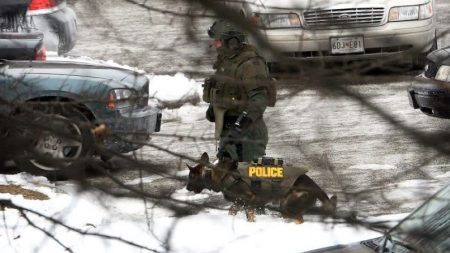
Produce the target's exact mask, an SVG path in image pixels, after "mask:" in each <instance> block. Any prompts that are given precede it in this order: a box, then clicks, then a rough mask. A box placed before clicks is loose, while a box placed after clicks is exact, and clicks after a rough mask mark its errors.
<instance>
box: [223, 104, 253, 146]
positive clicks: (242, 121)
mask: <svg viewBox="0 0 450 253" xmlns="http://www.w3.org/2000/svg"><path fill="white" fill-rule="evenodd" d="M251 122H252V120H251V119H250V118H249V117H248V116H247V112H246V111H244V112H242V113H241V115H239V117H238V118H237V120H236V122H235V123H234V127H233V128H232V129H231V130H230V131H229V132H228V135H227V136H226V137H225V138H226V141H225V143H235V142H236V140H238V139H240V138H242V129H245V128H247V127H248V126H249V125H250V124H251Z"/></svg>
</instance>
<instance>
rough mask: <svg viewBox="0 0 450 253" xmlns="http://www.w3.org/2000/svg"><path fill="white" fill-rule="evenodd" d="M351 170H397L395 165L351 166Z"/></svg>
mask: <svg viewBox="0 0 450 253" xmlns="http://www.w3.org/2000/svg"><path fill="white" fill-rule="evenodd" d="M349 169H351V170H395V169H396V167H395V166H394V165H389V164H357V165H353V166H350V167H349Z"/></svg>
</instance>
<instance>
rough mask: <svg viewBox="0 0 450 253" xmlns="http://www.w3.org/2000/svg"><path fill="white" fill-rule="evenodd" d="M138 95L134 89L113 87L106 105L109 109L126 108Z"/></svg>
mask: <svg viewBox="0 0 450 253" xmlns="http://www.w3.org/2000/svg"><path fill="white" fill-rule="evenodd" d="M136 97H137V92H136V90H133V89H113V90H110V91H109V93H108V101H107V103H106V107H108V108H109V109H116V108H124V107H127V106H130V105H132V104H133V103H135V100H136Z"/></svg>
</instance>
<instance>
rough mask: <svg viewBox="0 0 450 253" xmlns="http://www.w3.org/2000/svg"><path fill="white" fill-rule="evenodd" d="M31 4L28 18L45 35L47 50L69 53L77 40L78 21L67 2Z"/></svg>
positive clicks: (36, 0)
mask: <svg viewBox="0 0 450 253" xmlns="http://www.w3.org/2000/svg"><path fill="white" fill-rule="evenodd" d="M2 1H4V0H2ZM7 1H9V0H7ZM29 2H30V5H29V7H28V12H27V17H28V19H29V21H30V22H31V23H32V24H33V26H34V27H35V28H36V29H37V30H39V31H41V32H43V33H44V46H45V48H46V50H47V51H54V52H57V53H58V54H63V53H67V52H69V51H70V50H71V49H72V48H73V47H74V46H75V43H76V39H77V19H76V15H75V12H74V11H73V10H72V9H71V8H69V7H68V6H67V4H66V0H31V1H29Z"/></svg>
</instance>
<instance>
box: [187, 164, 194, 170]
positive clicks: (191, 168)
mask: <svg viewBox="0 0 450 253" xmlns="http://www.w3.org/2000/svg"><path fill="white" fill-rule="evenodd" d="M186 166H187V167H188V168H189V170H190V171H193V170H195V167H192V166H190V165H189V164H187V163H186Z"/></svg>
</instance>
